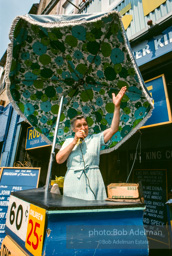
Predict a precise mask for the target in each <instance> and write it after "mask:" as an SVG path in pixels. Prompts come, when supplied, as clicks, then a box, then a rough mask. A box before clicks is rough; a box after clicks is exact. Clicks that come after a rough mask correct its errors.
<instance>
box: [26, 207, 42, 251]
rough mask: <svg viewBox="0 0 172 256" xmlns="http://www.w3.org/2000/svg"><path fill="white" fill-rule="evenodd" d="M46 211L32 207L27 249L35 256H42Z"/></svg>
mask: <svg viewBox="0 0 172 256" xmlns="http://www.w3.org/2000/svg"><path fill="white" fill-rule="evenodd" d="M45 216H46V210H45V209H42V208H40V207H37V206H35V205H32V204H31V205H30V211H29V220H28V226H27V235H26V242H25V247H26V249H28V251H30V252H31V253H32V254H33V255H34V256H41V255H42V248H43V235H44V225H45Z"/></svg>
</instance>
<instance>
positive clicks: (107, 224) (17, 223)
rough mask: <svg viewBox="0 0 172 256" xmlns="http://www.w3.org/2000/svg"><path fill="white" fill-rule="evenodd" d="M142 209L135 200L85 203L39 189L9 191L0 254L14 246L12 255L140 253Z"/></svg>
mask: <svg viewBox="0 0 172 256" xmlns="http://www.w3.org/2000/svg"><path fill="white" fill-rule="evenodd" d="M45 197H46V198H45ZM144 210H145V205H144V204H143V203H141V202H111V201H106V200H105V201H85V200H81V199H75V198H70V197H66V196H62V195H57V194H53V193H50V192H49V191H48V194H46V192H45V190H43V189H42V188H41V189H31V190H25V191H18V192H13V193H12V194H11V196H10V201H9V207H8V213H7V221H6V234H7V237H6V238H5V239H4V242H3V243H2V252H3V250H4V252H6V251H8V252H10V253H11V254H9V255H12V256H13V255H16V254H15V253H13V250H14V249H13V246H15V251H16V250H17V249H16V248H18V249H19V251H20V253H18V255H35V256H41V255H44V256H50V255H58V256H60V255H63V256H65V255H70V256H74V255H87V256H88V255H95V256H98V255H106V256H108V255H111V256H112V255H115V256H117V255H120V256H124V255H127V256H129V255H132V256H134V255H137V256H139V255H144V256H146V255H148V254H149V247H148V240H147V236H146V233H145V230H144V227H143V212H144ZM9 241H10V242H9ZM12 245H13V246H12ZM4 255H5V254H4Z"/></svg>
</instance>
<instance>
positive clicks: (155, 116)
mask: <svg viewBox="0 0 172 256" xmlns="http://www.w3.org/2000/svg"><path fill="white" fill-rule="evenodd" d="M145 85H146V87H147V88H150V87H151V88H152V89H151V91H150V93H151V95H152V97H153V99H154V109H153V112H152V116H151V117H150V118H149V119H148V120H147V122H146V123H145V125H144V126H147V125H153V124H160V123H164V122H169V115H168V108H167V101H166V96H165V90H164V86H165V85H164V82H163V77H162V76H160V77H157V78H155V79H153V80H151V81H149V82H146V83H145Z"/></svg>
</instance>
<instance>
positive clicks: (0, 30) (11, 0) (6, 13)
mask: <svg viewBox="0 0 172 256" xmlns="http://www.w3.org/2000/svg"><path fill="white" fill-rule="evenodd" d="M36 3H39V0H0V59H1V57H2V56H3V54H4V52H5V51H6V49H7V47H8V44H9V42H10V41H9V32H10V27H11V24H12V22H13V20H14V19H15V17H16V16H18V15H24V14H27V13H28V12H29V10H30V8H31V7H32V5H33V4H36Z"/></svg>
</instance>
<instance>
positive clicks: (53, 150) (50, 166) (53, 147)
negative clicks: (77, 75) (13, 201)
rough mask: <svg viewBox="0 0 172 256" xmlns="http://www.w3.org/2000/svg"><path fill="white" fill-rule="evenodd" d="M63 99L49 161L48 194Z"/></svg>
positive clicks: (46, 187) (61, 103) (46, 188)
mask: <svg viewBox="0 0 172 256" xmlns="http://www.w3.org/2000/svg"><path fill="white" fill-rule="evenodd" d="M63 98H64V96H62V97H61V100H60V105H59V111H58V116H57V121H56V127H55V132H54V138H53V144H52V148H51V155H50V160H49V165H48V172H47V178H46V185H45V192H46V194H47V192H48V188H49V183H50V177H51V169H52V164H53V157H54V156H55V145H56V138H57V132H58V127H59V122H60V116H61V111H62V105H63Z"/></svg>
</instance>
